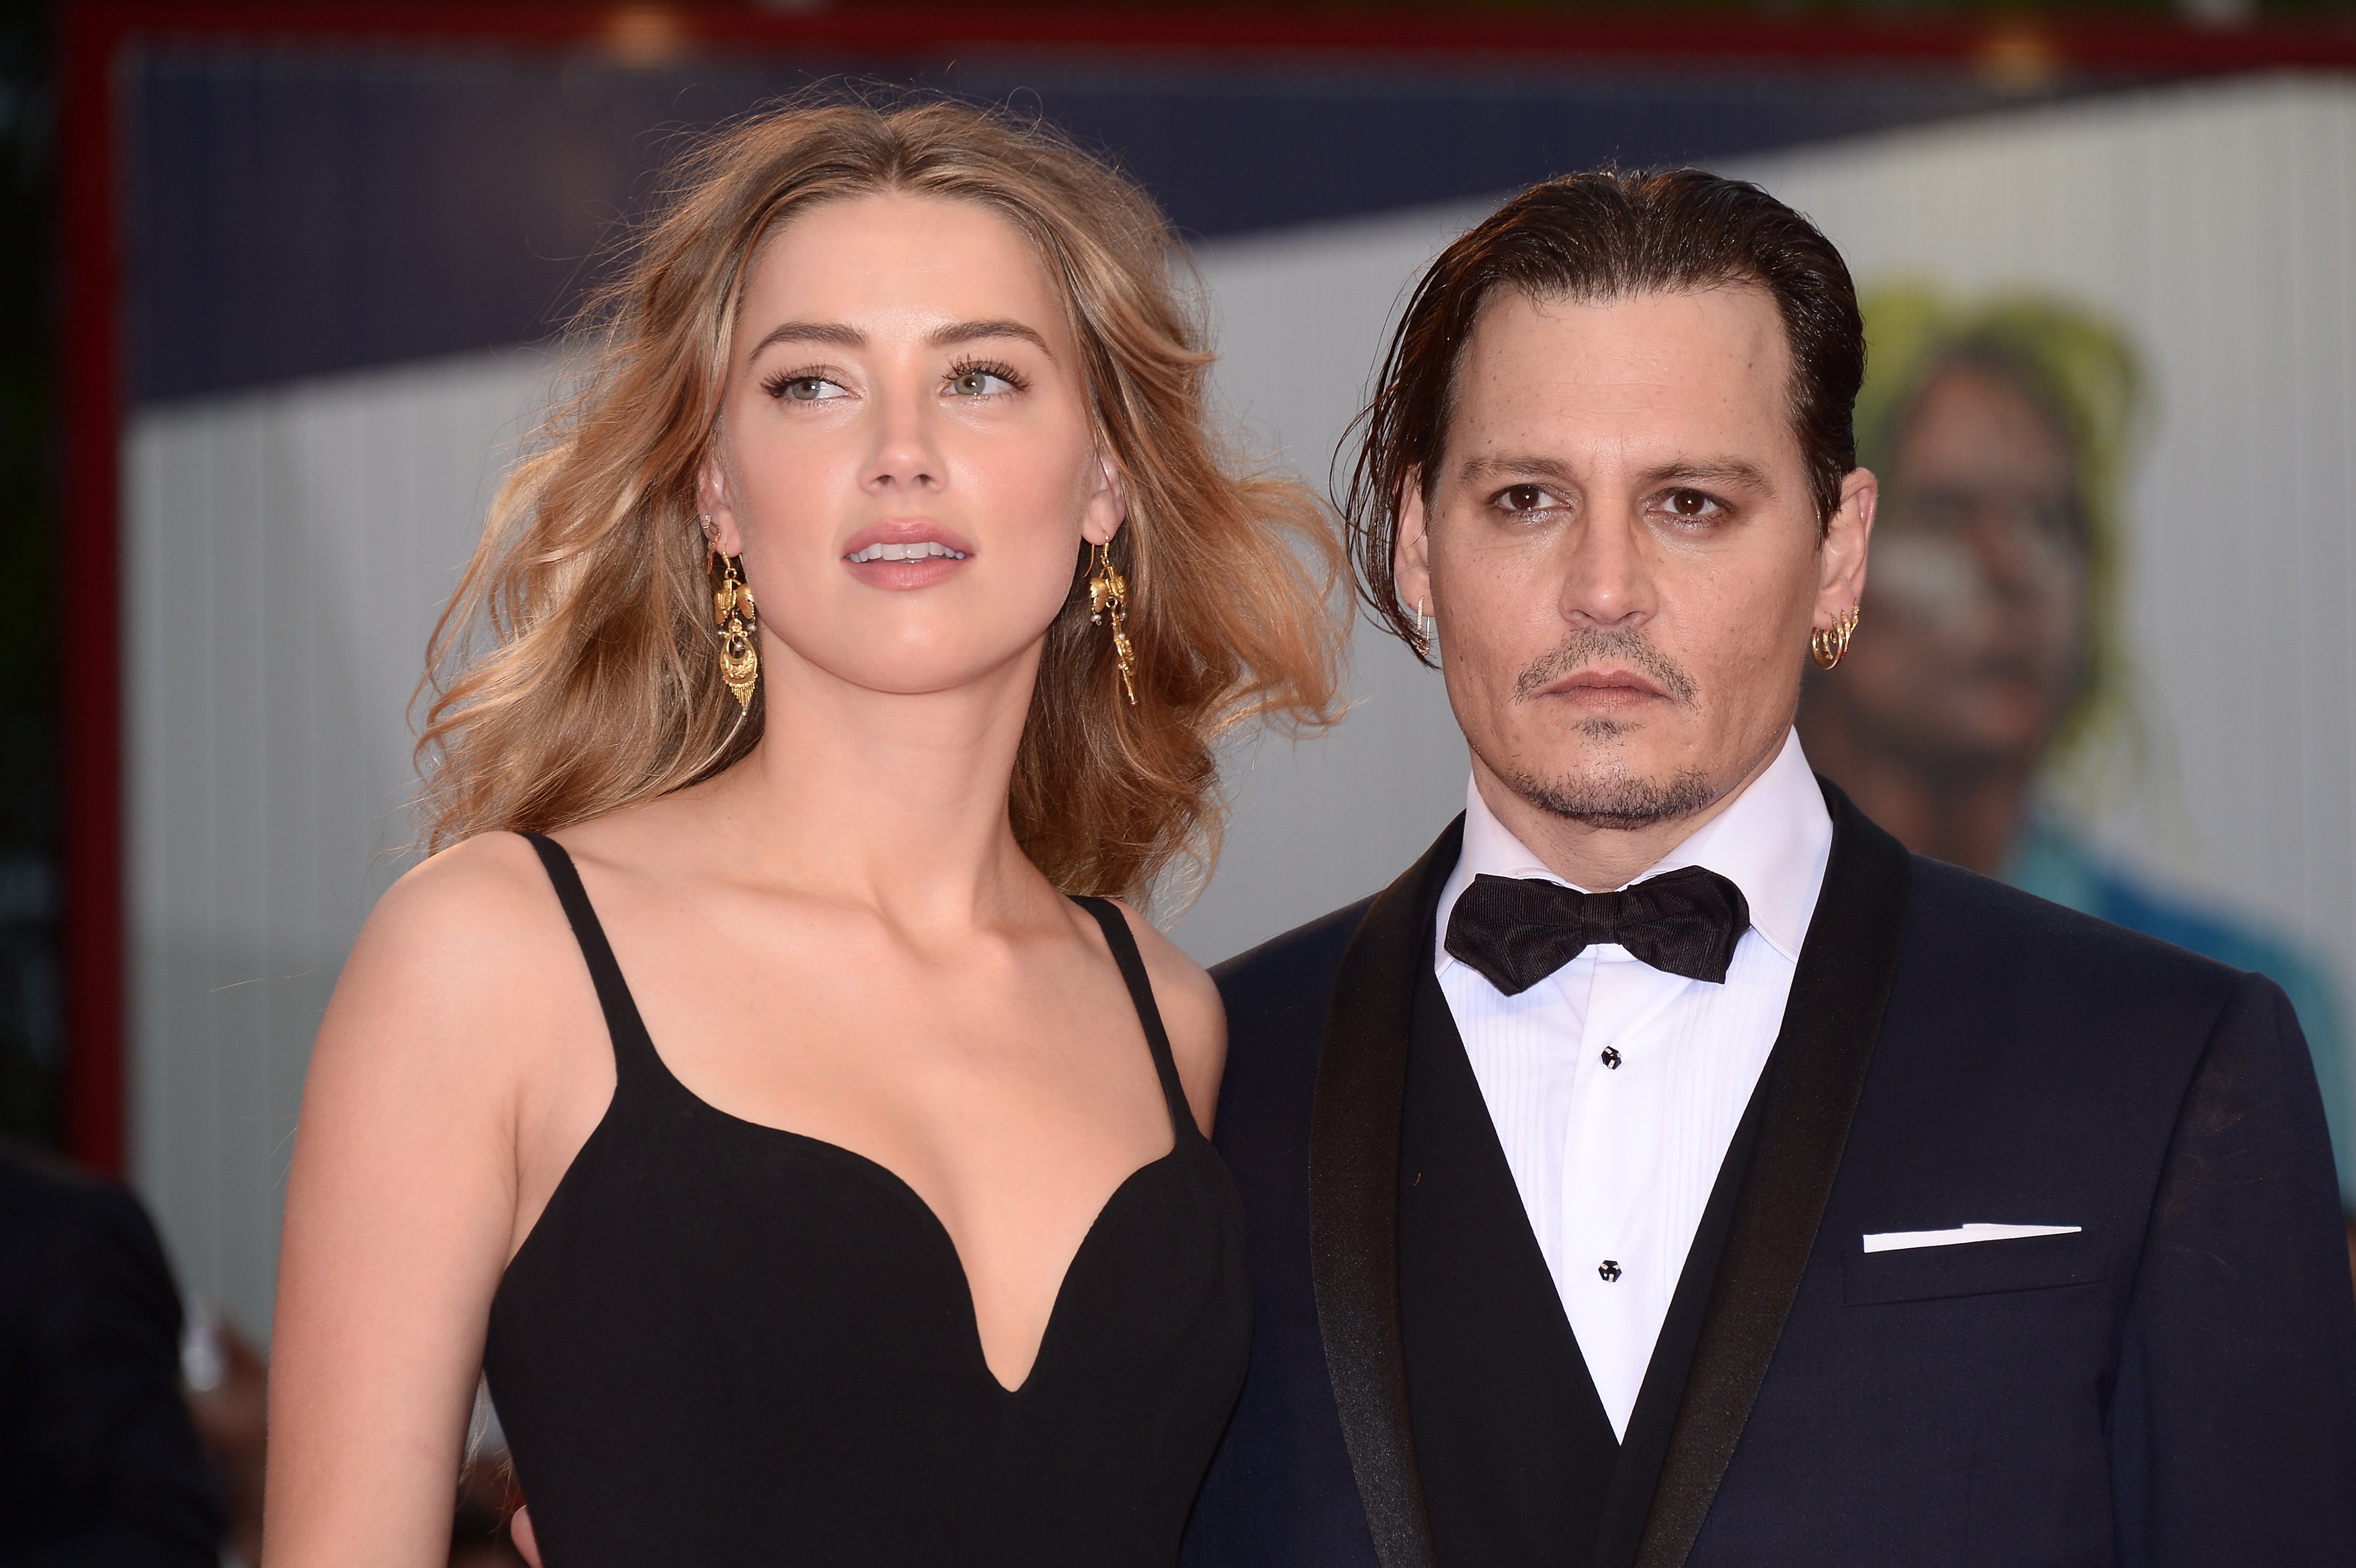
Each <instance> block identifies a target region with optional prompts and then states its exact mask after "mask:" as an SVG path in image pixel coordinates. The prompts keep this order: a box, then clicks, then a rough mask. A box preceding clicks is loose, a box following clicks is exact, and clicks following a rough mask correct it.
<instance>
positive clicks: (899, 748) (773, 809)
mask: <svg viewBox="0 0 2356 1568" xmlns="http://www.w3.org/2000/svg"><path fill="white" fill-rule="evenodd" d="M771 646H772V647H774V646H775V645H774V644H772V645H771ZM768 651H769V650H768V649H766V648H765V649H764V652H765V654H766V653H767V652H768ZM768 662H769V664H770V669H769V670H768V671H766V672H765V677H764V680H763V692H762V700H763V704H764V721H763V730H762V737H761V741H760V743H759V745H758V746H756V747H755V749H754V751H753V752H752V753H751V754H750V755H749V756H747V757H746V758H745V759H744V762H742V763H739V764H738V765H736V766H735V767H734V768H731V769H730V770H729V771H728V772H727V773H724V774H723V775H722V777H721V778H719V779H718V780H715V781H714V782H713V784H712V786H711V787H712V797H711V798H712V804H713V805H715V806H717V807H719V808H720V809H721V810H722V811H723V813H724V814H725V816H727V817H728V818H729V819H730V824H731V827H732V829H734V831H733V832H732V837H734V838H735V839H736V841H737V842H739V843H741V844H743V845H744V854H745V857H746V859H747V862H748V869H754V870H756V871H758V872H760V873H762V874H764V875H767V876H774V877H776V879H778V880H781V881H785V882H787V883H788V884H790V885H793V886H795V887H797V888H798V889H799V890H801V891H804V892H806V893H807V894H809V895H810V896H813V897H817V898H820V899H826V900H841V901H846V902H851V903H856V904H862V905H865V906H867V907H870V908H873V909H874V910H876V911H877V912H880V913H882V914H883V915H884V916H885V917H886V918H887V919H889V920H891V921H892V922H893V923H895V924H902V925H905V926H907V927H911V928H924V927H938V926H941V925H944V924H951V925H954V924H971V923H974V922H975V921H976V920H987V919H991V918H992V916H993V914H999V913H1012V911H1013V910H1014V909H1015V908H1016V907H1019V906H1020V905H1021V904H1023V903H1024V902H1027V901H1032V900H1034V899H1035V898H1036V897H1037V896H1038V895H1039V893H1041V892H1042V891H1044V890H1045V888H1046V883H1045V881H1044V879H1043V878H1041V876H1040V875H1039V872H1038V871H1037V869H1035V868H1033V866H1032V864H1031V862H1030V860H1029V859H1027V858H1026V857H1025V856H1024V855H1023V851H1022V848H1021V847H1020V846H1019V845H1017V844H1016V843H1015V840H1014V833H1013V828H1012V824H1011V822H1010V820H1009V818H1008V815H1007V794H1008V786H1009V784H1010V782H1011V781H1012V777H1013V772H1014V758H1015V752H1016V750H1017V748H1018V747H1019V746H1020V744H1021V742H1022V739H1023V724H1024V721H1025V720H1026V719H1027V718H1028V716H1029V713H1030V707H1031V692H1032V688H1033V685H1034V683H1035V681H1036V678H1037V672H1038V653H1037V650H1036V649H1035V648H1034V649H1033V650H1032V651H1031V652H1030V653H1029V654H1027V655H1025V656H1023V657H1022V658H1020V659H1018V660H1015V661H1012V662H1011V663H1010V664H1009V665H1008V666H1006V667H1002V668H1001V669H1000V670H996V671H992V672H991V673H990V674H988V675H986V676H984V677H982V678H980V679H979V680H976V681H971V682H968V683H966V684H964V685H961V686H958V687H956V688H951V689H948V690H945V691H935V692H924V693H916V694H899V693H889V692H879V691H874V690H872V689H869V688H862V687H859V686H855V685H853V684H851V682H848V681H845V680H842V679H841V678H840V677H835V676H833V675H830V674H828V673H827V672H825V671H823V670H819V669H817V668H816V667H812V666H810V665H808V664H804V663H801V662H800V661H798V660H795V659H793V658H792V657H791V656H790V655H787V656H782V657H776V658H773V659H771V660H769V661H768Z"/></svg>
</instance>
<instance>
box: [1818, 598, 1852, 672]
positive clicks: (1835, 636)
mask: <svg viewBox="0 0 2356 1568" xmlns="http://www.w3.org/2000/svg"><path fill="white" fill-rule="evenodd" d="M1856 634H1857V606H1856V605H1854V604H1852V605H1850V606H1849V607H1848V608H1847V609H1846V610H1844V611H1842V612H1841V618H1840V619H1839V620H1837V621H1836V622H1834V623H1833V624H1831V625H1829V626H1820V627H1818V628H1817V629H1816V630H1815V631H1813V632H1811V633H1809V634H1808V656H1809V657H1810V658H1812V659H1814V660H1815V661H1816V667H1817V668H1818V669H1830V668H1832V667H1834V666H1835V665H1837V664H1838V663H1840V662H1841V660H1843V659H1845V658H1847V656H1848V640H1849V638H1850V637H1852V636H1854V635H1856Z"/></svg>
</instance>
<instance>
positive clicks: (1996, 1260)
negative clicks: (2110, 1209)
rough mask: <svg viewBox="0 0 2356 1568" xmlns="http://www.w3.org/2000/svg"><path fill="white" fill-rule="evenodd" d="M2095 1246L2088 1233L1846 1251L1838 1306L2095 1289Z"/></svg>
mask: <svg viewBox="0 0 2356 1568" xmlns="http://www.w3.org/2000/svg"><path fill="white" fill-rule="evenodd" d="M2101 1240H2102V1238H2101V1236H2100V1235H2099V1233H2097V1232H2094V1231H2092V1230H2086V1231H2080V1232H2077V1233H2076V1234H2074V1235H2068V1236H2020V1237H2014V1238H2011V1239H2008V1240H2005V1241H1995V1242H1966V1243H1963V1244H1961V1245H1958V1246H1945V1247H1907V1248H1903V1249H1901V1250H1899V1251H1896V1252H1887V1253H1869V1252H1865V1251H1863V1250H1862V1249H1860V1248H1858V1247H1855V1246H1852V1247H1851V1249H1850V1250H1849V1252H1848V1253H1847V1255H1845V1256H1844V1257H1843V1258H1842V1259H1841V1299H1842V1301H1843V1302H1845V1303H1846V1304H1847V1305H1848V1306H1850V1307H1870V1306H1877V1305H1879V1304H1882V1303H1886V1302H1894V1301H1936V1300H1940V1299H1943V1298H1944V1297H1948V1296H1998V1295H2006V1294H2010V1293H2013V1292H2018V1291H2025V1290H2062V1289H2066V1288H2068V1287H2070V1286H2072V1285H2096V1284H2099V1283H2101V1281H2102V1279H2103V1275H2104V1255H2103V1249H2102V1246H2101Z"/></svg>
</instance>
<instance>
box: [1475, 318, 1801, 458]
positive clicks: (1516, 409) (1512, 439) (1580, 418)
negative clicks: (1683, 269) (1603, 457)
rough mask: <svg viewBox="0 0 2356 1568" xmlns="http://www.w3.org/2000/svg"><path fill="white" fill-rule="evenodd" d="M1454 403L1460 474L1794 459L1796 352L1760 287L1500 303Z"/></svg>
mask: <svg viewBox="0 0 2356 1568" xmlns="http://www.w3.org/2000/svg"><path fill="white" fill-rule="evenodd" d="M1455 393H1456V396H1455V397H1454V399H1453V400H1452V401H1453V404H1454V407H1453V408H1452V410H1451V421H1450V423H1451V431H1450V441H1449V445H1450V447H1451V459H1452V460H1454V461H1456V462H1462V461H1463V460H1464V459H1465V458H1467V457H1472V456H1479V455H1483V454H1488V453H1497V452H1499V451H1501V450H1505V449H1510V448H1529V447H1533V446H1534V443H1535V445H1537V446H1548V447H1552V446H1565V447H1576V448H1590V449H1591V448H1596V447H1599V446H1601V447H1604V448H1608V449H1611V450H1612V451H1616V452H1619V453H1622V454H1623V455H1624V456H1626V457H1628V458H1631V459H1637V460H1642V461H1644V462H1647V463H1655V464H1657V463H1665V462H1670V461H1675V460H1676V459H1677V458H1678V457H1679V456H1687V457H1690V458H1692V459H1694V460H1697V461H1707V460H1715V459H1717V458H1719V457H1722V456H1724V455H1726V454H1727V452H1728V450H1729V449H1730V448H1731V449H1734V450H1736V451H1738V452H1739V451H1740V450H1741V449H1745V448H1754V449H1755V448H1758V447H1761V446H1762V445H1765V446H1771V447H1775V448H1779V449H1780V448H1786V447H1788V448H1789V449H1790V451H1789V453H1788V455H1789V456H1791V457H1793V458H1796V456H1797V443H1796V437H1795V435H1794V432H1793V430H1792V428H1791V406H1792V405H1791V350H1790V346H1789V344H1788V343H1787V342H1786V341H1785V338H1784V334H1783V324H1782V320H1781V318H1780V316H1779V315H1778V314H1777V312H1776V309H1775V304H1774V301H1773V299H1772V297H1771V296H1770V295H1769V294H1768V293H1766V291H1765V290H1763V289H1762V288H1759V287H1757V286H1755V285H1729V286H1724V287H1719V288H1711V289H1702V290H1690V291H1679V292H1676V293H1667V292H1663V293H1638V294H1633V295H1628V296H1624V297H1622V298H1618V299H1613V300H1608V301H1586V300H1578V299H1570V298H1561V297H1556V298H1536V297H1533V296H1531V295H1530V294H1528V293H1524V292H1523V291H1521V290H1518V289H1515V290H1507V291H1501V294H1500V297H1499V298H1497V299H1495V300H1494V301H1493V302H1491V303H1490V304H1487V305H1485V306H1484V307H1483V311H1482V313H1481V315H1480V317H1479V319H1478V321H1477V322H1476V324H1475V326H1474V331H1473V334H1472V341H1471V342H1470V343H1469V344H1468V345H1467V346H1466V352H1465V355H1464V358H1463V361H1462V364H1461V365H1460V366H1459V369H1458V378H1457V386H1456V388H1455ZM1777 455H1786V454H1785V453H1782V452H1780V451H1779V452H1778V453H1777Z"/></svg>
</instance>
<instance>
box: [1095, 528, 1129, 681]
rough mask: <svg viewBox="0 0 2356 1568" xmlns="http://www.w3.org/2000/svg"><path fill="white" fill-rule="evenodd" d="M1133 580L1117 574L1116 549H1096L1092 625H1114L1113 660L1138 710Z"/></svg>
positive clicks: (1104, 546)
mask: <svg viewBox="0 0 2356 1568" xmlns="http://www.w3.org/2000/svg"><path fill="white" fill-rule="evenodd" d="M1128 613H1129V579H1128V578H1126V577H1123V576H1122V575H1121V574H1120V573H1119V572H1118V571H1114V570H1113V565H1112V546H1111V545H1109V544H1100V545H1098V546H1097V547H1096V565H1095V566H1094V567H1093V568H1092V569H1091V570H1090V571H1089V572H1088V624H1090V625H1092V626H1101V625H1103V624H1105V622H1106V621H1107V619H1108V618H1109V619H1110V621H1111V623H1112V656H1113V660H1114V662H1115V663H1116V664H1118V665H1119V667H1120V688H1121V690H1123V691H1124V692H1127V693H1128V694H1129V705H1130V707H1131V708H1134V707H1136V706H1137V687H1136V686H1135V684H1134V683H1133V682H1132V681H1131V680H1130V677H1131V676H1133V675H1134V674H1136V672H1137V652H1136V650H1135V649H1133V648H1131V647H1130V645H1129V625H1128V620H1127V617H1128Z"/></svg>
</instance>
